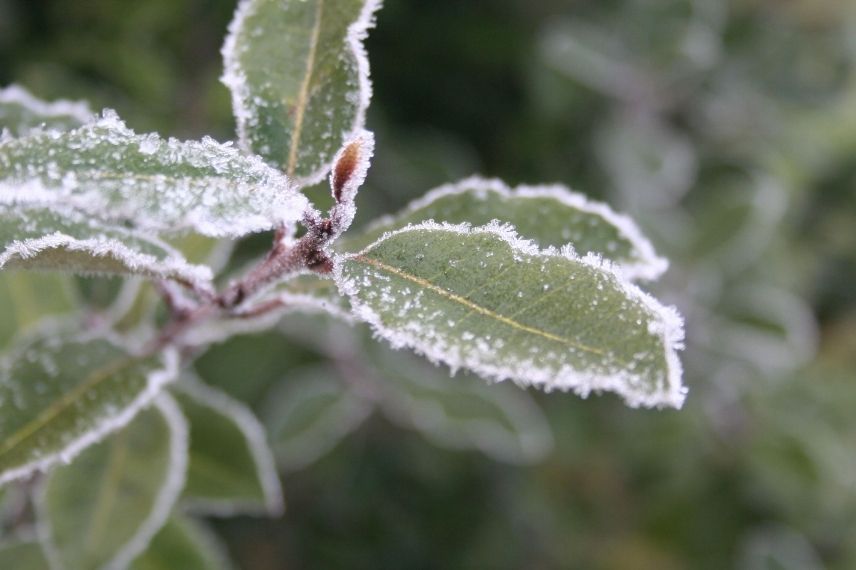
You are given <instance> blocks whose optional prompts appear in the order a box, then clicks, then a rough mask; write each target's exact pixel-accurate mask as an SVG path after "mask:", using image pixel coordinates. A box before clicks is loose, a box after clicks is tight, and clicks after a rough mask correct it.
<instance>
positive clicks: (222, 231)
mask: <svg viewBox="0 0 856 570" xmlns="http://www.w3.org/2000/svg"><path fill="white" fill-rule="evenodd" d="M0 203H7V204H8V203H11V204H20V203H41V204H45V203H47V204H62V205H65V206H69V207H73V208H75V209H77V210H80V211H82V212H85V213H87V214H90V215H92V216H95V217H97V218H99V219H101V220H104V221H112V222H119V223H122V224H125V225H128V226H133V227H136V228H140V229H144V230H150V231H156V232H164V233H177V232H183V231H187V230H195V231H197V232H199V233H202V234H205V235H208V236H213V237H219V236H233V237H236V236H242V235H245V234H248V233H251V232H256V231H261V230H268V229H271V228H273V227H275V226H278V225H279V224H281V223H287V222H293V221H296V220H298V219H300V218H301V216H302V214H303V210H304V209H305V208H306V206H307V201H306V198H305V197H303V196H302V195H301V194H299V193H297V192H296V191H295V189H294V187H293V185H292V183H291V181H289V180H288V179H287V178H286V177H285V176H283V175H282V174H280V173H279V172H277V171H276V170H274V169H272V168H270V167H268V166H266V165H265V164H264V163H263V162H262V161H261V160H260V159H258V158H257V157H252V156H246V155H244V154H242V153H241V152H240V151H238V149H236V148H234V147H232V146H231V145H230V144H220V143H218V142H216V141H214V140H213V139H210V138H204V139H202V140H201V141H187V142H182V141H178V140H176V139H169V140H163V139H161V138H159V137H158V136H157V135H154V134H147V135H137V134H135V133H134V132H133V131H132V130H130V129H128V128H127V127H126V126H125V124H124V123H123V122H122V121H121V120H119V118H118V117H117V116H116V114H115V113H114V112H112V111H105V112H104V116H103V117H102V118H101V119H99V120H97V121H93V122H91V123H88V124H87V125H85V126H83V127H80V128H78V129H74V130H72V131H68V132H67V133H60V132H56V131H49V132H43V133H34V134H32V135H30V136H28V137H25V138H21V139H8V140H5V141H2V142H0Z"/></svg>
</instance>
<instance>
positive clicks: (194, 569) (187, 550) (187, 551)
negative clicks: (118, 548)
mask: <svg viewBox="0 0 856 570" xmlns="http://www.w3.org/2000/svg"><path fill="white" fill-rule="evenodd" d="M230 568H232V564H231V562H229V559H228V557H227V556H226V553H225V549H224V547H223V545H222V544H220V541H219V539H218V538H217V537H216V536H214V534H213V533H212V532H211V531H210V530H208V529H207V528H206V527H205V526H204V525H202V524H201V523H200V522H198V521H196V520H194V519H191V518H189V517H186V516H182V515H180V514H178V513H176V514H173V515H172V516H171V517H170V518H169V520H168V521H167V522H166V524H165V525H164V526H163V527H162V528H161V529H160V531H159V532H158V533H157V534H156V535H155V537H154V538H153V539H152V541H151V543H150V544H149V547H148V548H147V549H146V551H145V552H144V553H143V554H142V555H140V557H139V558H137V559H136V560H134V563H133V564H132V565H131V570H228V569H230Z"/></svg>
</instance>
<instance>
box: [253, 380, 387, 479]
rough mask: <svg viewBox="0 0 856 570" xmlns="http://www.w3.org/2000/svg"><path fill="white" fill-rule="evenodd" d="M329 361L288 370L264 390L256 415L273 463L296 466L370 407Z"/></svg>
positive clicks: (323, 448)
mask: <svg viewBox="0 0 856 570" xmlns="http://www.w3.org/2000/svg"><path fill="white" fill-rule="evenodd" d="M338 377H339V375H338V372H337V371H336V370H335V369H333V368H332V367H329V366H308V367H304V368H301V369H298V370H293V371H292V372H291V373H289V374H288V376H287V377H286V378H285V379H283V381H282V382H280V383H279V384H278V385H277V386H276V387H275V388H274V390H272V392H271V393H270V394H269V395H268V397H267V398H266V401H265V406H264V411H263V412H262V417H263V418H264V421H265V425H266V426H267V429H268V433H269V437H270V441H271V445H272V446H273V450H274V454H275V455H276V459H277V464H278V465H279V466H280V467H281V468H282V469H286V470H289V471H292V470H298V469H301V468H303V467H306V466H307V465H310V464H311V463H313V462H314V461H316V460H318V459H319V458H320V457H322V456H323V455H324V454H326V453H327V452H329V451H330V450H331V449H333V447H335V446H336V444H338V443H339V442H340V441H341V440H342V439H343V438H344V437H345V436H347V435H348V434H349V433H351V432H352V431H353V430H355V429H356V428H357V427H358V426H359V425H360V424H361V423H362V422H363V420H365V419H366V418H367V417H368V415H369V414H370V413H371V411H372V408H373V406H372V404H371V402H369V401H368V400H366V399H365V398H362V397H360V396H359V395H358V394H356V393H354V392H353V391H352V390H349V389H348V388H347V387H346V386H345V385H344V384H343V383H342V382H341V381H339V380H338Z"/></svg>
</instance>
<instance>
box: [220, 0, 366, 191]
mask: <svg viewBox="0 0 856 570" xmlns="http://www.w3.org/2000/svg"><path fill="white" fill-rule="evenodd" d="M379 5H380V2H379V1H378V0H336V1H335V2H334V1H331V0H308V1H307V0H282V1H281V2H267V1H265V0H243V1H242V2H241V3H240V4H239V5H238V9H237V10H236V12H235V17H234V19H233V20H232V23H231V25H230V26H229V35H228V36H227V38H226V42H225V44H224V46H223V58H224V63H225V72H224V74H223V83H225V84H226V86H227V87H229V89H230V90H231V92H232V104H233V108H234V112H235V118H236V120H237V123H238V135H239V137H240V141H241V145H242V146H243V148H244V149H245V150H247V151H249V152H253V153H255V154H258V155H261V156H262V157H263V158H264V159H265V160H266V161H267V162H268V163H269V164H271V165H274V166H276V167H278V168H280V169H281V170H283V171H284V172H285V173H286V174H288V175H289V176H294V177H295V178H296V179H298V181H299V182H300V184H301V185H308V184H312V183H315V182H318V181H320V180H321V179H322V178H323V177H324V175H325V174H326V172H327V171H328V170H329V169H330V164H331V161H332V159H333V155H334V154H335V153H336V151H337V150H338V149H339V148H340V147H341V146H342V144H343V143H344V141H345V140H346V138H347V137H348V136H349V135H350V134H352V133H354V132H356V131H357V130H359V129H361V128H362V127H363V124H364V122H365V113H366V108H367V107H368V104H369V99H370V97H371V83H370V82H369V65H368V59H367V57H366V54H365V49H364V48H363V39H364V38H365V36H366V33H367V30H368V28H369V27H371V25H372V24H373V14H374V12H375V10H376V9H377V8H378V6H379Z"/></svg>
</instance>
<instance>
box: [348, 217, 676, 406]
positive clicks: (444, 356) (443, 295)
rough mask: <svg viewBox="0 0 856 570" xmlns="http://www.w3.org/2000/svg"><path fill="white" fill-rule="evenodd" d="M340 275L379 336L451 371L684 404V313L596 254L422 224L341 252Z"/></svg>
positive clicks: (509, 233)
mask: <svg viewBox="0 0 856 570" xmlns="http://www.w3.org/2000/svg"><path fill="white" fill-rule="evenodd" d="M335 274H336V280H337V283H338V286H339V289H340V291H341V292H342V293H343V294H345V295H347V296H348V298H349V299H350V301H351V304H352V306H353V308H354V313H355V315H356V316H357V318H359V319H361V320H364V321H366V322H368V323H370V324H371V325H372V327H373V328H374V331H375V333H376V334H377V335H378V336H380V337H382V338H384V339H386V340H387V341H389V342H390V343H391V344H392V346H393V347H394V348H401V347H405V346H406V347H411V348H414V349H415V350H416V351H417V352H419V353H421V354H424V355H425V356H427V357H428V358H429V359H430V360H432V361H434V362H442V363H445V364H447V365H449V366H450V367H451V368H452V369H453V370H455V369H458V368H467V369H470V370H472V371H474V372H476V373H477V374H479V375H481V376H483V377H486V378H490V379H494V380H504V379H512V380H514V381H515V382H517V383H519V384H521V385H534V386H538V387H541V388H544V389H546V390H552V389H561V390H573V391H574V392H576V393H577V394H579V395H581V396H587V395H588V394H589V393H590V392H592V391H595V392H599V391H603V390H607V391H613V392H617V393H618V394H620V395H621V396H623V397H624V399H625V401H626V402H627V404H628V405H630V406H638V405H644V406H672V407H680V406H681V404H682V403H683V400H684V395H685V388H684V387H683V385H682V383H681V364H680V361H679V360H678V354H677V351H678V350H680V349H681V348H683V342H682V341H683V323H682V320H681V318H680V316H679V315H678V314H677V312H676V311H675V310H674V309H672V308H671V307H665V306H663V305H661V304H660V303H659V302H658V301H656V300H655V299H654V298H653V297H651V296H650V295H648V294H646V293H644V292H642V291H641V290H640V289H639V288H638V287H636V286H635V285H633V284H632V283H630V282H629V281H627V279H626V278H625V277H623V276H622V275H621V274H620V273H619V272H618V271H616V270H615V269H614V267H613V266H612V265H611V264H609V263H608V262H605V261H602V260H601V259H600V258H599V257H597V256H593V255H588V256H586V257H579V256H577V255H576V254H575V253H573V251H571V250H570V249H567V248H566V249H563V250H562V251H558V250H555V249H552V250H540V249H539V248H538V247H536V246H535V245H534V244H533V243H532V242H529V241H525V240H521V239H520V238H518V237H517V235H516V234H515V233H514V231H513V230H512V229H511V228H510V227H508V226H502V225H499V224H491V225H488V226H485V227H482V228H476V229H471V228H470V227H469V226H466V225H457V226H455V225H449V224H436V223H433V222H426V223H423V224H419V225H414V226H408V227H406V228H404V229H402V230H398V231H395V232H391V233H388V234H386V235H385V236H384V237H382V238H381V239H380V240H378V241H377V242H375V243H374V244H372V245H370V246H369V247H367V248H366V249H365V250H363V251H362V252H361V253H358V254H350V255H342V256H339V257H338V259H337V263H336V270H335Z"/></svg>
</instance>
